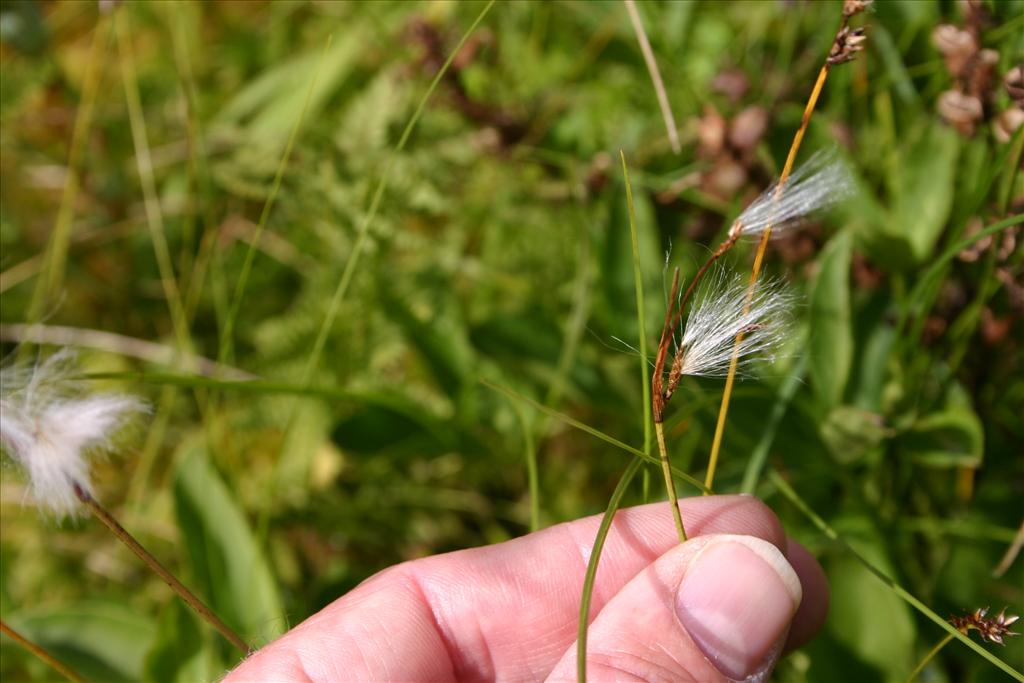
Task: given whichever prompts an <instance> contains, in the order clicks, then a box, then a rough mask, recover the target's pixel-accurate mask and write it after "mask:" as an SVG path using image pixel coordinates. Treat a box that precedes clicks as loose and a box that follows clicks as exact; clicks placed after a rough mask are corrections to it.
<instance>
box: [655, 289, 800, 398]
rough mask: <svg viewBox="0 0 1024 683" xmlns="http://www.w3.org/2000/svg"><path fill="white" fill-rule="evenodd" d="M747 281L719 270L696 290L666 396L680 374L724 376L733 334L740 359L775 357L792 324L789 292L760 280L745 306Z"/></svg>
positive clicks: (670, 391) (728, 361) (672, 388)
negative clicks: (739, 341) (738, 337)
mask: <svg viewBox="0 0 1024 683" xmlns="http://www.w3.org/2000/svg"><path fill="white" fill-rule="evenodd" d="M748 285H749V283H748V282H747V281H746V279H745V278H743V277H741V276H739V275H731V274H728V271H726V270H725V269H718V270H717V271H716V272H715V273H714V274H713V275H712V276H710V277H708V278H705V281H704V283H703V284H702V285H701V286H700V287H699V288H698V290H697V293H696V295H695V299H694V302H693V305H692V307H691V308H690V313H689V315H688V316H687V318H686V324H685V326H684V327H683V329H682V339H681V340H679V341H678V343H677V344H676V354H675V357H674V358H673V360H672V365H671V367H670V369H669V377H668V381H667V383H666V385H665V386H666V391H665V393H666V397H665V398H666V399H668V398H669V397H670V396H671V394H672V391H673V390H674V389H675V387H676V385H677V384H678V382H679V379H680V377H682V376H683V375H695V376H703V377H722V376H724V375H725V374H726V373H727V372H728V369H729V364H730V362H731V361H732V354H733V345H734V342H735V339H736V336H737V335H738V334H740V333H741V332H742V333H743V335H744V336H743V341H742V342H741V343H740V347H739V358H740V360H741V361H745V360H749V359H751V358H752V357H753V356H755V355H760V356H766V355H767V356H768V357H769V359H772V360H773V359H774V356H773V354H774V352H775V351H776V350H777V349H778V347H779V346H780V345H781V344H782V342H783V341H784V340H785V339H786V337H787V335H788V332H789V330H790V326H791V316H790V311H791V309H792V305H793V296H792V294H790V293H789V291H788V290H787V289H786V287H785V286H784V284H783V283H782V282H781V281H765V282H759V283H758V284H757V286H756V288H755V290H754V295H753V298H752V299H751V300H750V303H749V305H748V304H747V297H748V290H749V286H748Z"/></svg>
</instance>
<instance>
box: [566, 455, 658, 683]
mask: <svg viewBox="0 0 1024 683" xmlns="http://www.w3.org/2000/svg"><path fill="white" fill-rule="evenodd" d="M642 464H643V461H642V460H640V459H639V458H633V460H632V462H630V463H629V465H628V466H627V467H626V471H625V472H623V473H622V477H621V478H620V479H619V483H618V484H617V485H616V486H615V491H613V492H612V497H611V498H610V499H609V500H608V508H607V509H606V510H605V512H604V517H602V518H601V526H600V527H598V529H597V536H595V537H594V547H593V548H592V549H591V551H590V559H589V560H588V561H587V573H586V575H585V576H584V578H583V593H582V595H581V596H580V617H579V628H578V630H577V632H576V678H577V680H578V681H579V682H580V683H586V680H587V628H588V627H589V625H590V624H589V621H588V617H589V616H590V602H591V598H592V597H593V595H594V581H595V580H596V579H597V565H598V563H599V562H600V560H601V551H602V550H604V542H605V539H606V538H607V537H608V531H609V530H611V528H612V522H613V521H615V513H616V512H617V511H618V509H619V506H620V505H621V504H622V497H623V496H624V495H625V494H626V490H627V489H628V488H629V485H630V483H631V482H632V481H633V477H635V476H636V473H637V470H638V469H640V466H641V465H642Z"/></svg>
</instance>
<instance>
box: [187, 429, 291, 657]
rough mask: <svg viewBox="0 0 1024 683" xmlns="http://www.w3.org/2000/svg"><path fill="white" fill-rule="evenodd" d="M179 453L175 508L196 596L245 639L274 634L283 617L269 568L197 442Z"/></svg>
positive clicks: (259, 640) (257, 639)
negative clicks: (194, 580) (204, 601)
mask: <svg viewBox="0 0 1024 683" xmlns="http://www.w3.org/2000/svg"><path fill="white" fill-rule="evenodd" d="M182 451H183V452H182V453H180V454H179V462H180V465H179V466H178V471H177V475H176V477H175V481H174V501H175V512H176V513H177V517H178V525H179V527H180V529H181V533H182V536H183V540H184V542H185V545H186V549H187V555H188V557H189V559H190V561H191V563H192V572H193V574H194V576H195V579H196V582H197V584H198V585H197V586H196V588H198V589H199V593H200V597H201V598H202V599H204V600H206V601H207V604H208V605H210V607H212V608H213V610H214V611H215V612H216V613H217V614H218V616H220V618H221V619H223V620H224V622H225V623H227V624H228V625H230V626H232V627H233V628H235V629H236V630H237V631H238V632H239V633H240V635H241V636H242V637H243V638H244V639H246V640H247V641H249V642H252V643H254V644H259V643H263V642H267V641H269V640H270V639H271V638H273V637H275V636H278V635H280V634H281V633H282V632H283V630H284V625H285V620H284V614H283V612H282V609H281V599H280V597H279V596H278V593H277V587H276V586H275V584H274V578H273V576H272V574H271V572H270V567H269V565H268V563H267V560H266V558H265V557H264V556H263V553H262V552H261V550H260V548H259V547H258V546H257V545H256V541H255V538H254V537H253V533H252V530H251V529H250V527H249V524H248V522H247V521H246V519H245V516H244V515H243V514H242V510H241V509H240V508H239V506H238V503H236V502H235V499H234V498H233V496H232V495H231V492H230V491H229V490H228V488H227V486H225V485H224V482H223V481H221V478H220V476H219V475H218V474H217V472H216V471H215V470H214V469H213V466H212V465H211V464H210V462H209V459H208V458H207V454H206V450H205V448H204V447H203V445H202V444H201V443H200V442H198V441H196V440H190V441H187V442H186V443H185V445H183V446H182Z"/></svg>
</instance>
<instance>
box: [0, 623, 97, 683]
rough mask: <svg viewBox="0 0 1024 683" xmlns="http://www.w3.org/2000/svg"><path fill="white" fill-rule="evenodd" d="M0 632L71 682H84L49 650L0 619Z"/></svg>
mask: <svg viewBox="0 0 1024 683" xmlns="http://www.w3.org/2000/svg"><path fill="white" fill-rule="evenodd" d="M0 633H4V634H6V635H7V636H8V637H9V638H10V639H11V640H13V641H14V642H16V643H17V644H18V645H20V646H22V647H23V648H25V649H26V650H28V651H29V652H31V653H32V654H34V655H35V656H36V657H38V658H39V659H41V660H42V661H44V662H46V664H47V665H48V666H49V667H50V668H51V669H53V670H54V671H56V672H57V673H59V674H60V675H61V676H63V677H64V678H66V679H68V680H69V681H71V682H72V683H85V681H84V679H83V678H82V677H81V676H79V675H78V674H76V673H75V672H74V671H72V670H71V669H69V668H68V667H66V666H64V665H63V664H61V663H60V661H58V660H57V658H56V657H54V656H53V655H51V654H50V653H49V652H47V651H46V650H44V649H43V648H41V647H39V646H38V645H36V644H35V643H33V642H32V641H31V640H29V639H28V638H26V637H25V636H23V635H21V634H20V633H18V632H17V631H15V630H14V629H13V628H11V627H10V626H8V625H7V622H5V621H3V620H2V619H0Z"/></svg>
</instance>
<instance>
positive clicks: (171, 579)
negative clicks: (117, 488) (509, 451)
mask: <svg viewBox="0 0 1024 683" xmlns="http://www.w3.org/2000/svg"><path fill="white" fill-rule="evenodd" d="M74 488H75V495H76V496H78V499H79V500H80V501H82V504H84V505H85V506H86V507H87V508H89V512H91V513H92V514H93V515H94V516H95V517H96V519H98V520H99V521H100V522H102V523H103V525H104V526H105V527H107V528H108V529H110V531H111V533H113V534H114V536H116V537H117V539H118V540H119V541H121V542H122V543H124V544H125V545H126V546H128V549H129V550H131V551H132V552H133V553H135V555H136V556H137V557H138V558H139V559H140V560H142V561H143V562H144V563H145V564H146V566H148V567H149V568H150V569H152V570H153V572H154V573H156V575H157V576H159V577H160V578H161V579H163V580H164V583H166V584H167V585H168V586H170V587H171V590H173V591H174V592H175V593H177V594H178V596H179V597H180V598H181V599H182V600H184V601H185V604H186V605H188V606H189V607H191V608H192V610H193V611H194V612H195V613H196V614H198V615H199V616H200V617H202V618H203V619H204V620H205V621H206V622H207V623H209V624H210V625H211V626H213V627H214V628H215V629H217V630H218V631H219V632H220V634H221V635H222V636H224V637H225V638H226V639H227V640H228V641H229V642H230V643H231V644H232V645H234V646H235V647H237V648H238V649H239V650H241V652H242V654H249V652H251V650H250V648H249V646H248V644H246V642H245V641H244V640H242V638H241V637H240V636H239V635H238V634H237V633H235V632H234V631H233V630H231V627H230V626H228V625H227V624H225V623H224V622H223V621H221V619H220V617H218V616H217V615H216V614H214V612H213V610H212V609H210V608H209V607H207V606H206V604H205V603H204V602H203V601H202V600H200V599H199V598H198V597H196V595H195V593H193V592H192V591H190V590H189V589H188V588H187V587H186V586H185V584H183V583H182V582H181V581H179V580H178V578H177V577H176V576H174V574H172V573H171V572H170V571H168V570H167V569H166V568H165V567H164V566H163V565H162V564H160V562H159V560H157V559H156V558H155V557H153V555H152V554H150V552H149V551H148V550H146V549H145V548H143V547H142V544H141V543H139V542H138V541H136V540H135V537H134V536H132V535H131V534H130V533H129V532H128V530H127V529H125V528H124V527H123V526H121V524H120V523H119V522H118V521H117V520H116V519H114V516H113V515H112V514H110V513H109V512H107V509H106V508H104V507H103V506H102V505H100V504H99V502H98V501H97V500H96V499H95V498H93V497H92V496H91V495H89V492H88V491H86V490H85V489H83V488H82V487H81V486H79V485H78V484H75V486H74Z"/></svg>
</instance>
